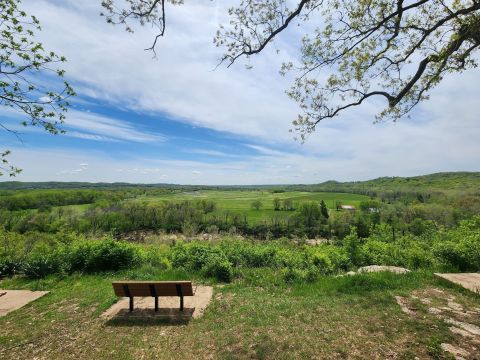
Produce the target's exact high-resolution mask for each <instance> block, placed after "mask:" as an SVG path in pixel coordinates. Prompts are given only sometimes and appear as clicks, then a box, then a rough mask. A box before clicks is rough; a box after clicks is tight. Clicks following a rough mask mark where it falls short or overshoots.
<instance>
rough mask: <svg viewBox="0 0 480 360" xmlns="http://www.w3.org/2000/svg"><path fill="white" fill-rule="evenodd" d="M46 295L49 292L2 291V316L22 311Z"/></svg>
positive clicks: (0, 304)
mask: <svg viewBox="0 0 480 360" xmlns="http://www.w3.org/2000/svg"><path fill="white" fill-rule="evenodd" d="M46 294H48V291H30V290H0V316H5V315H7V314H8V313H9V312H12V311H14V310H17V309H20V308H22V307H24V306H25V305H27V304H28V303H29V302H32V301H34V300H37V299H38V298H41V297H42V296H43V295H46Z"/></svg>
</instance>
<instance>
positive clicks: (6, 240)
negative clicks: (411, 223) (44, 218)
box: [0, 216, 480, 283]
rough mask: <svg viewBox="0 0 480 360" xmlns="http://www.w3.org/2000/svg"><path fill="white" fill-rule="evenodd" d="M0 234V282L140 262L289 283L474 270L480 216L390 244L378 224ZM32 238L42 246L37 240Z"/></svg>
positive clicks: (478, 260)
mask: <svg viewBox="0 0 480 360" xmlns="http://www.w3.org/2000/svg"><path fill="white" fill-rule="evenodd" d="M1 235H2V236H0V241H1V243H0V245H1V246H0V277H2V276H3V277H4V276H11V275H13V274H15V273H20V274H21V273H23V274H24V275H25V276H27V277H30V278H41V277H44V276H47V275H49V274H64V273H65V274H69V273H73V272H82V273H93V272H102V271H118V270H122V269H128V268H133V267H136V266H140V265H144V264H146V265H149V266H153V267H155V268H157V269H158V268H160V269H169V268H172V267H173V268H181V269H184V270H185V271H186V272H188V273H191V274H192V275H194V274H197V275H199V276H203V277H208V278H215V279H217V280H219V281H225V282H229V281H232V280H233V279H234V278H235V277H236V276H248V275H245V274H247V273H248V271H253V272H255V271H257V269H270V270H272V271H273V272H274V273H275V274H277V275H279V279H283V281H285V282H287V283H288V282H308V281H314V280H315V279H317V278H318V276H320V275H328V274H335V273H338V272H342V271H347V270H350V269H352V268H353V269H355V268H357V267H359V266H365V265H373V264H376V265H394V266H404V267H407V268H409V269H436V270H442V269H450V270H460V271H480V216H477V217H474V218H472V219H471V220H468V221H463V222H461V223H460V225H459V226H458V227H457V228H454V229H442V228H440V229H438V230H437V231H435V232H433V231H430V230H429V231H426V232H423V233H422V234H421V235H420V236H415V235H412V234H406V235H398V236H396V238H395V240H394V239H393V238H392V236H391V234H390V230H389V228H388V227H382V226H378V227H377V229H375V230H374V231H372V234H371V235H370V237H368V238H360V237H358V236H357V234H356V233H355V231H352V232H351V233H350V234H349V235H347V236H346V237H345V239H344V240H343V241H342V242H341V243H339V242H337V243H336V244H329V243H322V244H320V245H317V246H310V245H305V244H301V243H295V242H293V241H290V240H288V239H284V240H283V241H265V242H260V241H256V242H253V241H247V240H238V239H228V238H227V239H224V240H222V241H220V242H218V243H211V242H207V241H193V242H190V243H183V242H178V243H176V244H175V245H174V246H170V247H168V246H166V245H163V246H153V245H149V246H145V245H136V244H131V243H126V242H122V241H115V240H113V239H111V238H104V239H100V240H87V239H80V240H78V239H77V240H74V239H72V238H71V236H65V238H58V237H57V238H55V237H51V236H44V237H42V236H38V237H35V236H32V234H24V235H19V234H13V235H11V234H10V233H4V234H1ZM37 238H38V239H40V240H38V241H37V242H35V241H34V240H35V239H37ZM2 239H3V240H2ZM22 242H23V243H22ZM22 244H23V245H22ZM20 245H22V246H20Z"/></svg>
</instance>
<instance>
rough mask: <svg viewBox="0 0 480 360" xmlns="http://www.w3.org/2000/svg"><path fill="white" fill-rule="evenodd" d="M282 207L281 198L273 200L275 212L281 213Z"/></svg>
mask: <svg viewBox="0 0 480 360" xmlns="http://www.w3.org/2000/svg"><path fill="white" fill-rule="evenodd" d="M280 206H281V201H280V199H279V198H275V199H273V210H275V211H279V210H280Z"/></svg>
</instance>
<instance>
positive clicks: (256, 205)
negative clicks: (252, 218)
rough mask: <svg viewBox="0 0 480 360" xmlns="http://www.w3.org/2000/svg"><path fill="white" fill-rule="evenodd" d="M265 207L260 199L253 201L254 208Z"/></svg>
mask: <svg viewBox="0 0 480 360" xmlns="http://www.w3.org/2000/svg"><path fill="white" fill-rule="evenodd" d="M262 207H263V203H262V202H261V201H260V200H255V201H254V202H252V208H253V209H255V210H260V208H262Z"/></svg>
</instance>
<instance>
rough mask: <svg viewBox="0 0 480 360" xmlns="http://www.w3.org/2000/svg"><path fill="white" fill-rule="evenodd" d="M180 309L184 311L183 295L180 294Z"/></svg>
mask: <svg viewBox="0 0 480 360" xmlns="http://www.w3.org/2000/svg"><path fill="white" fill-rule="evenodd" d="M180 311H183V296H180Z"/></svg>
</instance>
